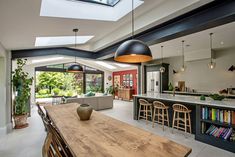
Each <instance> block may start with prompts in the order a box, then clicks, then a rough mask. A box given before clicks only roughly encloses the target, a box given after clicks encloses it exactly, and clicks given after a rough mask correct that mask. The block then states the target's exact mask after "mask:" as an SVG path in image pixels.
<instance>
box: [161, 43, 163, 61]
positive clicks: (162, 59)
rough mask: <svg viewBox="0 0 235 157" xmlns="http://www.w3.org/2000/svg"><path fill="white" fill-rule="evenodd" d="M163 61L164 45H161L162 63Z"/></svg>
mask: <svg viewBox="0 0 235 157" xmlns="http://www.w3.org/2000/svg"><path fill="white" fill-rule="evenodd" d="M162 63H163V46H161V64H162Z"/></svg>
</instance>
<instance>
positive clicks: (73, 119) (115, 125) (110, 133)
mask: <svg viewBox="0 0 235 157" xmlns="http://www.w3.org/2000/svg"><path fill="white" fill-rule="evenodd" d="M78 106H79V104H74V103H73V104H63V105H56V106H46V107H45V110H46V112H47V114H48V116H49V118H50V119H51V120H52V121H53V123H54V124H55V126H56V127H57V129H58V130H59V133H60V134H61V136H62V138H63V139H64V140H65V142H66V144H67V145H68V147H69V149H70V150H71V152H72V153H73V154H74V156H75V157H184V156H188V155H189V154H190V153H191V148H188V147H185V146H183V145H181V144H178V143H176V142H173V141H171V140H169V139H167V138H164V137H160V136H157V135H154V134H152V133H150V132H147V131H145V130H142V129H139V128H136V127H134V126H131V125H129V124H127V123H124V122H121V121H119V120H116V119H114V118H111V117H108V116H106V115H103V114H101V113H98V112H96V111H93V113H92V116H91V119H90V120H89V121H80V120H79V117H78V115H77V112H76V109H77V107H78Z"/></svg>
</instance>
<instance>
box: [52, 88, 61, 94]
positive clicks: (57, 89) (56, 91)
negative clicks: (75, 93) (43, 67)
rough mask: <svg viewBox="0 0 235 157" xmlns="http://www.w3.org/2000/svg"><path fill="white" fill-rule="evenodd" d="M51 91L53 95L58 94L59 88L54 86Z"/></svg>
mask: <svg viewBox="0 0 235 157" xmlns="http://www.w3.org/2000/svg"><path fill="white" fill-rule="evenodd" d="M52 92H53V94H54V95H59V93H60V89H59V88H54V89H53V90H52Z"/></svg>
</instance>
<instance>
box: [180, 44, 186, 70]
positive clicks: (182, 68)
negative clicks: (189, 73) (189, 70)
mask: <svg viewBox="0 0 235 157" xmlns="http://www.w3.org/2000/svg"><path fill="white" fill-rule="evenodd" d="M185 69H186V66H185V64H184V40H182V67H181V68H180V70H181V71H182V72H184V71H185Z"/></svg>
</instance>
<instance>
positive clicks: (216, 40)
mask: <svg viewBox="0 0 235 157" xmlns="http://www.w3.org/2000/svg"><path fill="white" fill-rule="evenodd" d="M210 33H213V36H212V49H213V50H215V51H216V50H219V49H225V48H231V47H235V42H234V35H235V22H233V23H229V24H226V25H222V26H219V27H215V28H212V29H208V30H205V31H201V32H198V33H194V34H190V35H187V36H184V37H181V38H177V39H174V40H170V41H166V42H163V43H160V44H156V45H153V46H151V47H150V49H151V51H152V54H153V58H154V59H158V58H160V57H161V46H164V48H163V55H164V58H166V57H172V56H180V55H182V42H181V41H182V40H184V41H185V54H187V53H193V52H199V51H201V50H206V49H210V40H209V39H210V37H209V34H210Z"/></svg>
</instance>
